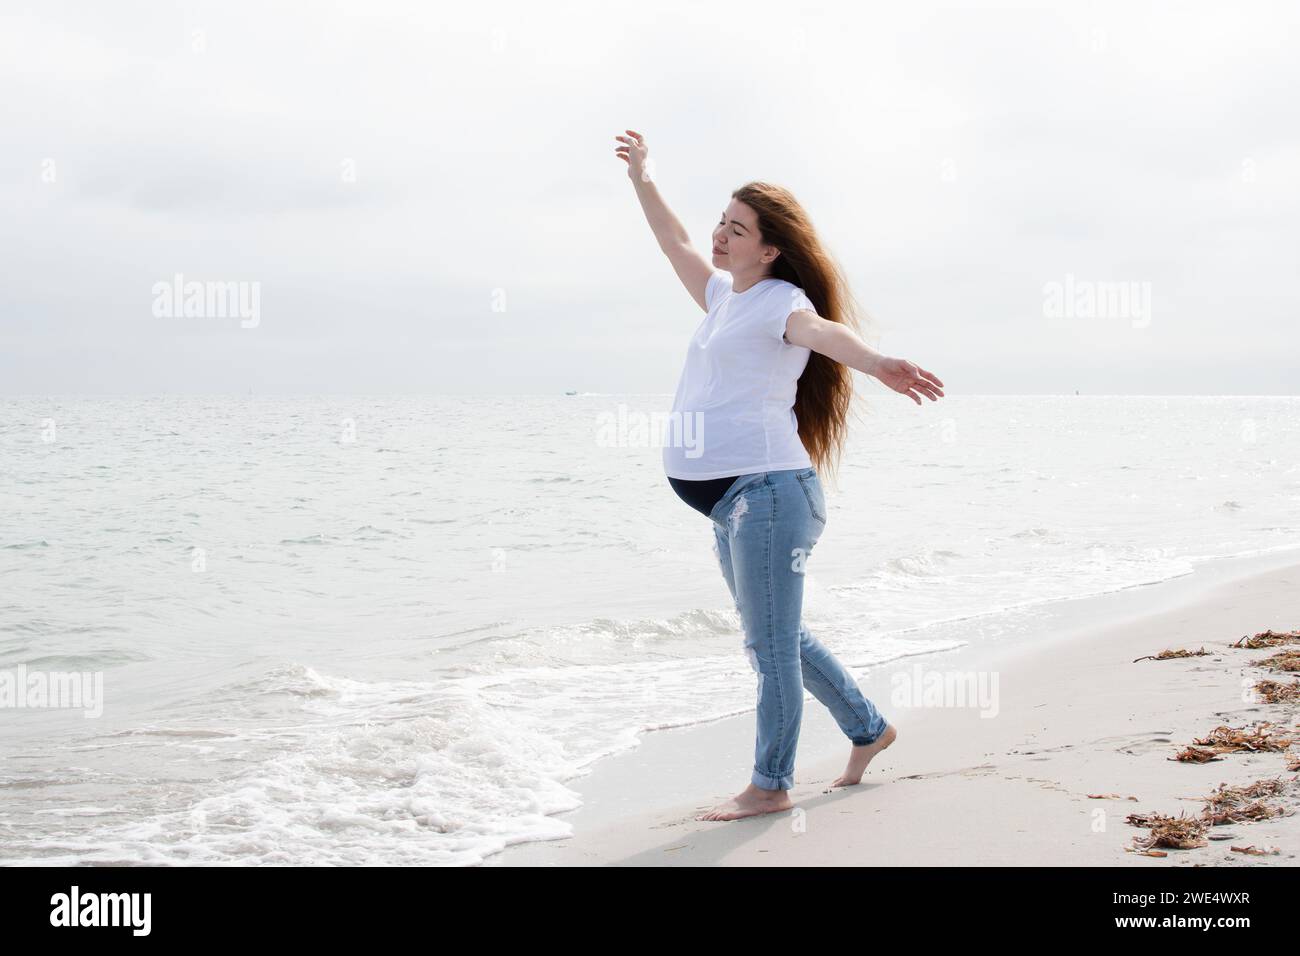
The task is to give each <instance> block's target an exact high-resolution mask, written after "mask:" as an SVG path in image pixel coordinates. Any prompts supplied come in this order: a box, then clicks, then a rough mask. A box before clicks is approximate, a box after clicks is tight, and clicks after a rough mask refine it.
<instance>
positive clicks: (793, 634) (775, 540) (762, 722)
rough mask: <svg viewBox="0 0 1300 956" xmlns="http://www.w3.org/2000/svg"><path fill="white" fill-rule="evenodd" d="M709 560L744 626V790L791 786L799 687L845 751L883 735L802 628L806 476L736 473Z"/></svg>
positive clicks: (817, 507) (813, 526)
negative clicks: (748, 728) (750, 682)
mask: <svg viewBox="0 0 1300 956" xmlns="http://www.w3.org/2000/svg"><path fill="white" fill-rule="evenodd" d="M709 520H710V521H712V522H713V534H714V538H715V540H716V543H717V547H716V552H717V555H718V562H719V564H721V565H722V574H723V577H725V578H726V579H727V587H728V588H730V590H731V597H732V600H733V601H734V602H735V605H736V610H737V611H738V612H739V613H740V619H741V623H742V624H743V625H744V631H745V640H744V648H745V655H746V656H747V657H748V658H749V664H750V666H751V667H752V668H753V669H754V670H755V672H757V674H758V730H757V740H756V743H755V745H754V774H753V777H752V779H753V782H754V785H755V786H757V787H761V788H763V789H764V790H789V789H790V788H792V787H793V786H794V755H795V748H796V746H797V745H798V743H799V723H800V720H801V719H802V717H803V694H804V688H805V687H807V689H808V690H810V691H812V694H813V696H814V697H816V698H817V700H819V701H821V702H822V703H823V704H825V705H826V707H827V708H828V709H829V710H830V712H831V715H832V716H833V717H834V718H835V722H836V723H838V724H839V725H840V729H841V730H843V731H844V734H845V736H847V737H848V738H849V739H850V740H851V741H853V743H854V744H857V745H861V744H869V743H871V742H872V741H874V740H875V739H876V738H877V737H879V736H880V735H881V734H882V733H884V732H885V727H886V726H887V725H886V722H885V718H884V717H882V716H881V715H880V711H878V710H877V709H876V708H875V706H874V705H873V704H872V703H871V701H869V700H867V698H866V697H864V696H863V694H862V691H861V689H860V688H859V687H858V683H857V681H855V680H854V679H853V676H852V675H851V674H850V673H849V672H848V671H846V670H845V669H844V666H843V665H842V664H840V662H839V661H838V660H836V659H835V657H834V655H832V654H831V652H830V651H828V650H827V649H826V648H825V647H824V646H822V644H821V642H819V641H818V640H817V639H816V638H815V637H813V636H812V634H811V632H809V630H808V628H806V627H804V625H803V620H802V611H803V580H804V568H805V565H806V562H807V559H808V556H809V555H810V554H811V552H812V549H813V546H814V545H815V544H816V543H817V539H818V538H820V537H821V534H822V531H823V530H824V529H825V527H826V498H825V496H824V495H823V493H822V486H821V481H820V480H819V479H818V477H817V472H816V471H815V470H814V469H812V468H801V469H790V470H787V471H765V472H760V473H758V474H753V475H742V476H741V477H740V478H737V479H736V482H735V484H733V485H732V486H731V487H730V488H728V489H727V493H726V494H725V495H723V496H722V498H721V499H720V500H719V501H718V503H717V505H715V506H714V508H713V511H712V512H711V513H710V514H709Z"/></svg>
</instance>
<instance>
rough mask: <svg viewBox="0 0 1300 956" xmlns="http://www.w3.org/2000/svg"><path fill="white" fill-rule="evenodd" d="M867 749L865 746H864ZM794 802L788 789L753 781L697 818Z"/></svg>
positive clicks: (770, 809)
mask: <svg viewBox="0 0 1300 956" xmlns="http://www.w3.org/2000/svg"><path fill="white" fill-rule="evenodd" d="M864 749H865V748H864ZM793 807H794V804H793V803H791V802H790V792H789V791H788V790H764V789H763V788H762V787H756V786H754V785H753V784H752V783H751V784H750V785H749V786H748V787H746V788H745V789H744V791H743V792H741V793H739V794H737V795H736V796H735V797H733V798H732V799H730V800H728V801H727V802H726V803H720V804H718V805H717V806H716V807H714V808H713V809H712V810H708V811H706V812H704V813H702V814H700V816H698V817H696V818H695V819H697V820H739V819H740V818H741V817H753V816H757V815H758V814H760V813H776V812H777V811H780V810H790V809H792V808H793Z"/></svg>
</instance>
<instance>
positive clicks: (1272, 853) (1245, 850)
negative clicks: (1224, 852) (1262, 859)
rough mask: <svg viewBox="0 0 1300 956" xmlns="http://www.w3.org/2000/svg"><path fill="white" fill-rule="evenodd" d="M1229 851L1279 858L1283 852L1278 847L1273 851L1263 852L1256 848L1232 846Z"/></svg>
mask: <svg viewBox="0 0 1300 956" xmlns="http://www.w3.org/2000/svg"><path fill="white" fill-rule="evenodd" d="M1228 849H1230V850H1231V851H1232V852H1233V853H1246V854H1249V855H1250V856H1277V855H1279V854H1280V853H1281V852H1282V851H1281V850H1279V849H1278V848H1277V847H1273V849H1271V850H1261V849H1260V848H1259V847H1256V846H1231V847H1228Z"/></svg>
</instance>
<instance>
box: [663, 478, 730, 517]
mask: <svg viewBox="0 0 1300 956" xmlns="http://www.w3.org/2000/svg"><path fill="white" fill-rule="evenodd" d="M739 477H740V475H733V476H731V477H730V478H709V479H706V480H705V481H687V480H684V479H682V478H669V479H668V484H670V485H672V487H673V491H675V492H677V497H678V498H681V499H682V501H684V502H686V503H687V504H688V505H690V506H691V507H692V508H694V509H695V510H696V511H698V512H699V513H700V514H702V515H704V517H706V518H707V517H708V516H709V515H711V514H712V513H713V509H714V508H715V507H716V506H717V504H718V502H719V501H721V500H722V496H723V495H725V494H726V493H727V489H728V488H730V487H731V486H732V485H733V484H735V481H736V479H737V478H739Z"/></svg>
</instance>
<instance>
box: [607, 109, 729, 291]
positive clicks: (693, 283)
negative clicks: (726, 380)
mask: <svg viewBox="0 0 1300 956" xmlns="http://www.w3.org/2000/svg"><path fill="white" fill-rule="evenodd" d="M624 132H626V133H627V134H628V135H627V136H615V137H614V138H615V139H616V140H619V141H620V142H621V143H623V144H624V145H622V146H619V147H617V148H615V150H614V153H615V155H617V156H618V157H620V158H621V159H623V160H625V161H626V162H627V175H628V178H629V179H631V180H632V185H633V186H634V187H635V188H636V196H637V199H639V200H640V201H641V209H642V211H643V212H644V213H645V218H646V222H648V223H649V224H650V231H651V232H653V233H654V236H655V241H656V242H658V243H659V248H660V249H662V250H663V252H664V255H666V256H667V257H668V261H669V262H671V263H672V265H673V271H674V272H676V273H677V278H679V279H681V280H682V285H684V286H686V291H687V292H689V293H690V295H691V298H692V299H694V300H695V301H696V302H697V303H698V304H699V306H700V308H701V309H704V310H706V311H707V310H708V305H707V303H706V302H705V298H704V288H705V286H706V285H707V284H708V281H709V276H711V275H712V274H713V266H712V265H710V264H709V262H708V261H707V260H705V258H704V257H703V256H701V255H700V254H699V253H698V252H696V251H695V247H694V246H692V245H691V237H690V235H689V234H688V233H687V232H686V227H685V226H683V225H682V224H681V221H680V220H679V219H678V218H677V217H676V216H675V215H673V211H672V210H671V209H669V208H668V204H667V203H665V202H664V200H663V197H662V196H660V195H659V188H658V187H657V186H655V184H654V180H653V179H652V178H651V175H650V169H649V167H648V166H647V162H646V160H647V159H648V157H649V152H650V151H649V149H648V148H647V146H646V144H645V137H643V136H642V135H641V134H640V133H638V132H636V131H635V130H630V129H629V130H625V131H624Z"/></svg>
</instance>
